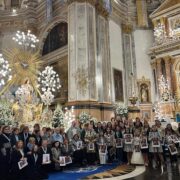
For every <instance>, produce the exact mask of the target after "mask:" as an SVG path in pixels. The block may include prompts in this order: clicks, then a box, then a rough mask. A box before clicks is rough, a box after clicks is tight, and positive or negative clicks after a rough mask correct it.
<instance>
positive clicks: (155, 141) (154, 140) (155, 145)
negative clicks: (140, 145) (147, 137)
mask: <svg viewBox="0 0 180 180" xmlns="http://www.w3.org/2000/svg"><path fill="white" fill-rule="evenodd" d="M160 146H161V143H160V141H159V139H158V138H154V139H153V140H152V147H160Z"/></svg>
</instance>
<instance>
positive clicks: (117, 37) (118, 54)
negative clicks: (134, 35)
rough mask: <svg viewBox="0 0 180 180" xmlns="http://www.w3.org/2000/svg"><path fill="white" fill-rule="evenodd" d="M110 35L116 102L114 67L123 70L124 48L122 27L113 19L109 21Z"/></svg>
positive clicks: (113, 97)
mask: <svg viewBox="0 0 180 180" xmlns="http://www.w3.org/2000/svg"><path fill="white" fill-rule="evenodd" d="M109 37H110V59H111V66H112V70H111V71H112V84H113V85H112V87H113V91H112V99H113V102H114V101H115V96H114V77H113V68H115V69H118V70H122V71H123V49H122V30H121V27H120V26H119V25H118V24H116V23H115V22H114V21H112V20H110V21H109ZM123 83H124V82H123ZM123 86H124V84H123ZM124 92H125V91H124Z"/></svg>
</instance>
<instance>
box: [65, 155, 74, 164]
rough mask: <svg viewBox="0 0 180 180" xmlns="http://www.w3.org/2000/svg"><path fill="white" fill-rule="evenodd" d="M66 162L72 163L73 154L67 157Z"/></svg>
mask: <svg viewBox="0 0 180 180" xmlns="http://www.w3.org/2000/svg"><path fill="white" fill-rule="evenodd" d="M65 163H66V164H71V163H72V158H71V156H66V157H65Z"/></svg>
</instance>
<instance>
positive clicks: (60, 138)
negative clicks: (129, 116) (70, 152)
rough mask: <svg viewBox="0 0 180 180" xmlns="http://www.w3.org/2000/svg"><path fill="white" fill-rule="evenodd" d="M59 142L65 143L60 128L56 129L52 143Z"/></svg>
mask: <svg viewBox="0 0 180 180" xmlns="http://www.w3.org/2000/svg"><path fill="white" fill-rule="evenodd" d="M55 141H59V142H60V143H63V136H62V135H61V134H60V128H58V127H57V128H56V129H55V130H54V133H53V134H52V136H51V142H55Z"/></svg>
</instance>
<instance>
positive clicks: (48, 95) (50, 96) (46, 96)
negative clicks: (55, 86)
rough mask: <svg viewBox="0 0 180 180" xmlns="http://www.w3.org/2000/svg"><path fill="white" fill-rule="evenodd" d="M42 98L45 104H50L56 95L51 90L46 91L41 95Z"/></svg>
mask: <svg viewBox="0 0 180 180" xmlns="http://www.w3.org/2000/svg"><path fill="white" fill-rule="evenodd" d="M41 100H42V102H43V104H44V105H46V106H50V105H51V103H52V102H53V101H54V95H53V94H52V93H51V92H50V91H46V92H44V94H43V95H41Z"/></svg>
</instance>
